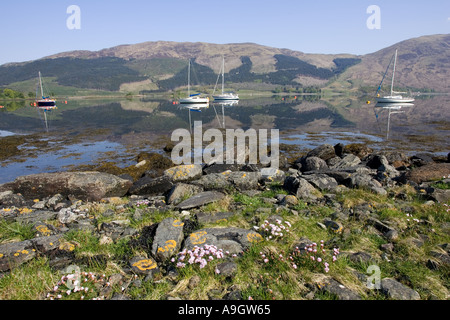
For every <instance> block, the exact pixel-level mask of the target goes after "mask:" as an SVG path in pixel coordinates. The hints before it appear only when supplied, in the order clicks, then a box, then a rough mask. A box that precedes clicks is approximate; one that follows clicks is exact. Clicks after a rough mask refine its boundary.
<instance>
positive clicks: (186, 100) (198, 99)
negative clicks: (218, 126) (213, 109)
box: [179, 60, 209, 104]
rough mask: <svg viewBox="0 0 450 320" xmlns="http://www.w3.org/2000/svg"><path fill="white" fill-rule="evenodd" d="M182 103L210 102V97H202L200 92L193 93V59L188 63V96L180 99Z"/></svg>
mask: <svg viewBox="0 0 450 320" xmlns="http://www.w3.org/2000/svg"><path fill="white" fill-rule="evenodd" d="M179 102H180V103H196V104H197V103H209V97H206V98H203V97H200V93H196V94H191V60H189V65H188V97H187V98H182V99H180V100H179Z"/></svg>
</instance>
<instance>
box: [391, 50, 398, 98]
mask: <svg viewBox="0 0 450 320" xmlns="http://www.w3.org/2000/svg"><path fill="white" fill-rule="evenodd" d="M396 62H397V49H395V58H394V70H393V71H392V81H391V96H392V93H393V91H394V76H395V63H396Z"/></svg>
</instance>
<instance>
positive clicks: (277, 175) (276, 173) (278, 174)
mask: <svg viewBox="0 0 450 320" xmlns="http://www.w3.org/2000/svg"><path fill="white" fill-rule="evenodd" d="M260 174H261V180H262V181H264V182H283V181H284V178H285V177H286V174H285V173H284V171H281V170H280V169H277V168H261V170H260Z"/></svg>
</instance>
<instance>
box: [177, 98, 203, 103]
mask: <svg viewBox="0 0 450 320" xmlns="http://www.w3.org/2000/svg"><path fill="white" fill-rule="evenodd" d="M179 101H180V103H209V98H201V97H189V98H183V99H180V100H179Z"/></svg>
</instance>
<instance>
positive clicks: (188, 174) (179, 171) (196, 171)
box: [164, 164, 203, 183]
mask: <svg viewBox="0 0 450 320" xmlns="http://www.w3.org/2000/svg"><path fill="white" fill-rule="evenodd" d="M202 174H203V171H202V166H201V165H199V164H185V165H179V166H176V167H172V168H169V169H167V170H165V171H164V176H166V177H168V178H169V179H170V181H172V182H174V183H175V182H186V181H191V180H195V179H197V178H200V177H201V176H202Z"/></svg>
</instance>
